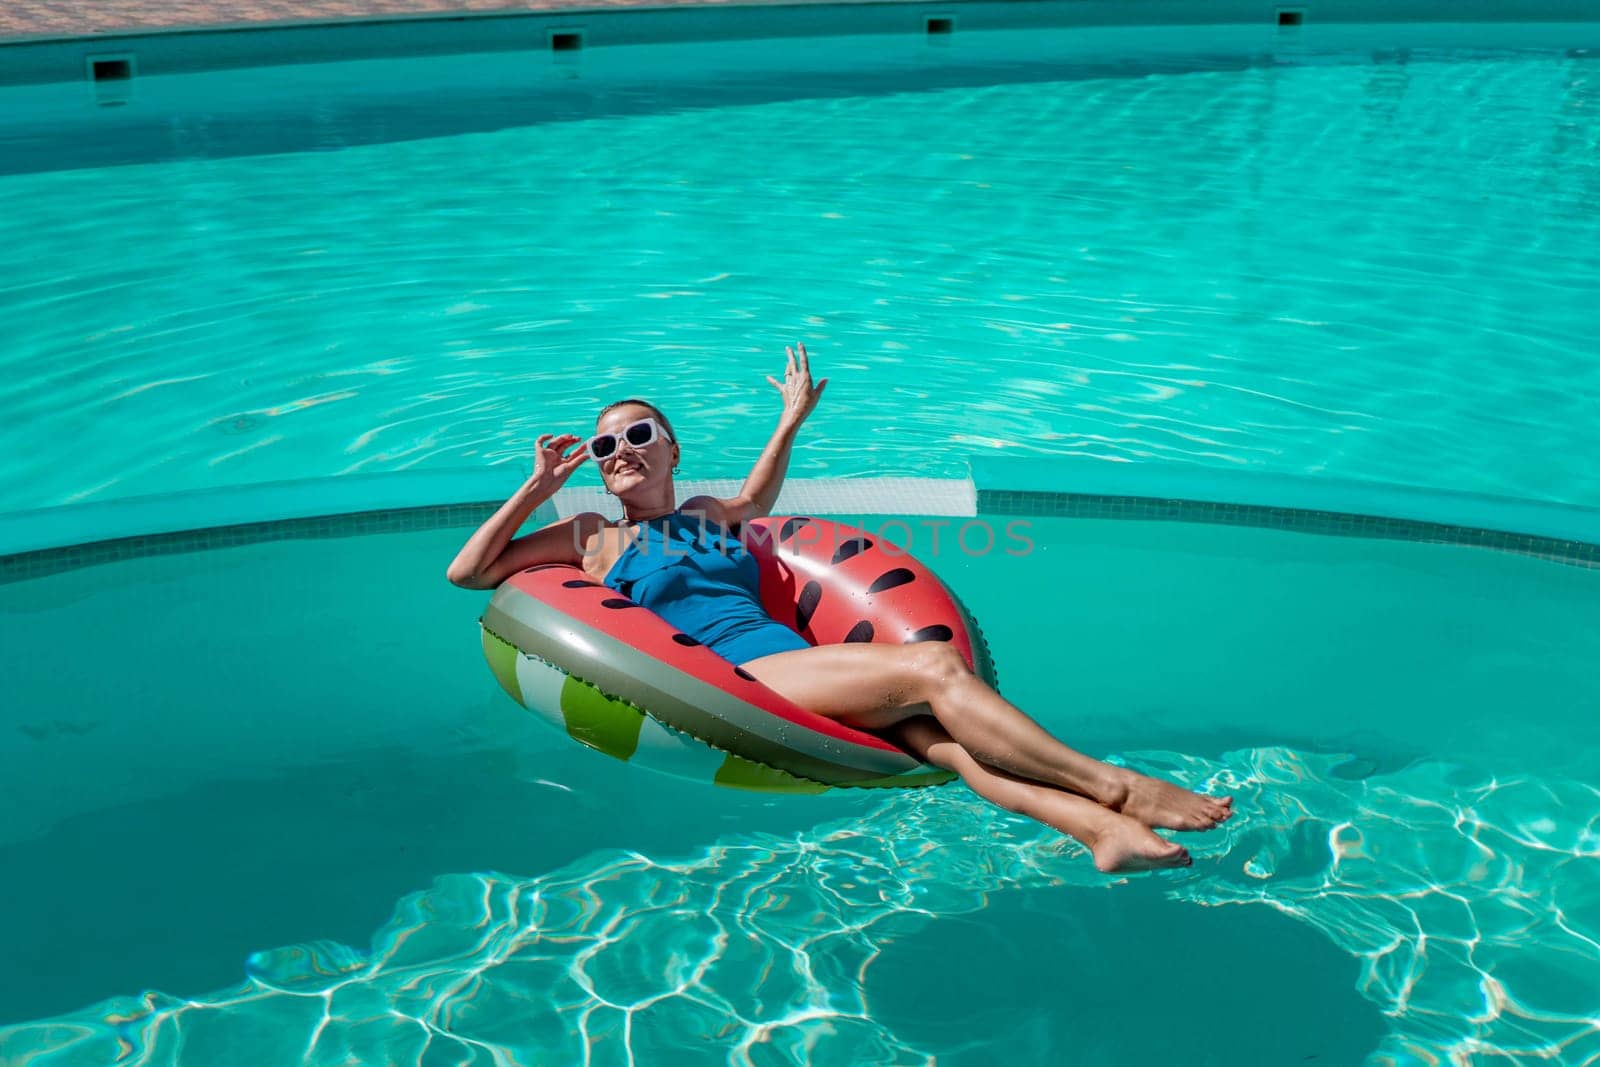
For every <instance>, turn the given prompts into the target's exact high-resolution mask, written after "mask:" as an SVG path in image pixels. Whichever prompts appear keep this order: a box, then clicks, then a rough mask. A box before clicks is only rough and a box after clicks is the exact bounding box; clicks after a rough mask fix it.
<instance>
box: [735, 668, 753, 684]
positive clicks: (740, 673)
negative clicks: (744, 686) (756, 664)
mask: <svg viewBox="0 0 1600 1067" xmlns="http://www.w3.org/2000/svg"><path fill="white" fill-rule="evenodd" d="M733 673H734V674H737V675H738V676H739V677H741V678H743V679H744V680H745V681H747V682H753V681H755V680H756V676H755V675H753V674H751V673H750V672H749V671H747V670H745V669H744V668H743V667H735V668H734V669H733Z"/></svg>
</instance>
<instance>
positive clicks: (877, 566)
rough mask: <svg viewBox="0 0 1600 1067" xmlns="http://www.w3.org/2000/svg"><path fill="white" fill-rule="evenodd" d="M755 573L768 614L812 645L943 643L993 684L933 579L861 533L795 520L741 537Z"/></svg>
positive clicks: (758, 526)
mask: <svg viewBox="0 0 1600 1067" xmlns="http://www.w3.org/2000/svg"><path fill="white" fill-rule="evenodd" d="M741 538H742V540H743V541H744V544H745V547H746V548H747V549H748V550H749V551H750V554H751V555H753V556H755V557H756V559H757V560H758V561H759V563H760V566H761V602H762V606H763V607H764V608H766V609H767V614H769V615H771V616H772V617H773V618H774V619H776V620H778V621H779V622H781V623H783V624H784V625H786V626H788V627H790V628H791V629H793V630H794V631H796V632H797V633H799V634H800V636H802V637H804V638H805V639H806V640H807V641H810V642H811V643H812V644H814V645H836V644H849V643H852V642H862V643H873V644H889V645H903V644H910V643H912V642H915V641H948V642H950V643H951V644H953V645H954V646H955V647H956V649H957V650H958V651H959V652H960V653H961V655H962V656H963V657H964V658H965V659H966V661H967V666H969V667H971V668H972V669H973V671H975V672H977V673H978V674H980V675H983V676H984V677H985V678H986V679H987V680H990V681H993V677H992V667H991V666H990V664H989V656H988V649H986V648H984V646H983V640H982V638H981V637H980V636H979V635H978V634H977V633H976V632H975V628H974V627H972V626H970V625H969V623H968V619H967V615H966V612H965V611H964V610H963V609H962V607H961V605H960V604H959V603H957V601H956V599H955V597H954V596H952V595H951V593H950V591H949V590H948V589H946V588H945V587H944V583H943V582H941V581H939V579H938V578H937V577H935V575H934V574H933V572H932V571H930V570H928V568H927V567H924V566H923V565H922V564H921V563H918V562H917V561H916V560H915V559H912V558H911V556H910V555H909V554H907V553H906V552H905V551H904V550H902V549H900V548H898V547H897V546H895V545H893V544H890V543H887V542H884V541H883V540H882V539H881V538H879V537H877V536H876V535H874V534H871V533H868V532H867V531H865V530H858V529H856V528H854V527H851V526H843V525H840V524H839V523H835V522H829V521H827V520H824V519H810V518H803V517H799V516H794V517H789V518H766V519H753V520H751V521H750V522H747V523H745V526H744V530H743V532H742V534H741Z"/></svg>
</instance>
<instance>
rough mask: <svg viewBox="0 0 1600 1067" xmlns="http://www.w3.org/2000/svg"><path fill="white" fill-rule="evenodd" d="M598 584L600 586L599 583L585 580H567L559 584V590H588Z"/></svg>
mask: <svg viewBox="0 0 1600 1067" xmlns="http://www.w3.org/2000/svg"><path fill="white" fill-rule="evenodd" d="M599 584H600V583H599V582H591V581H589V580H587V579H585V578H568V579H567V580H566V581H564V582H562V583H561V588H563V589H586V588H589V587H590V586H597V585H599Z"/></svg>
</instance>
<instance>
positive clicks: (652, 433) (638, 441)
mask: <svg viewBox="0 0 1600 1067" xmlns="http://www.w3.org/2000/svg"><path fill="white" fill-rule="evenodd" d="M657 437H664V438H666V439H667V440H668V441H670V440H672V435H671V434H669V433H667V431H665V430H663V429H662V428H661V424H660V423H658V422H656V420H655V419H653V418H650V417H646V418H642V419H640V420H639V421H638V422H630V423H628V425H626V426H624V427H623V428H622V432H621V433H620V434H615V433H597V434H595V435H594V436H593V437H591V438H589V441H588V449H589V455H591V456H593V457H594V458H595V459H610V458H611V457H612V456H614V455H616V454H617V449H618V448H620V447H621V443H622V442H623V441H627V442H628V444H630V445H632V446H633V447H634V448H644V447H645V446H646V445H650V444H653V443H655V439H656V438H657Z"/></svg>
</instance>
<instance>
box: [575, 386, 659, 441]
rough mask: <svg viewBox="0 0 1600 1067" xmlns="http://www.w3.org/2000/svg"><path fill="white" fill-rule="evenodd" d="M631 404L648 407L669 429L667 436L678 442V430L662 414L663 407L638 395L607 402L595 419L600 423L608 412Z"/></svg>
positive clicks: (657, 419)
mask: <svg viewBox="0 0 1600 1067" xmlns="http://www.w3.org/2000/svg"><path fill="white" fill-rule="evenodd" d="M629 404H632V405H634V406H635V407H641V408H646V409H648V410H649V412H650V414H652V415H654V416H655V418H656V421H657V422H659V423H660V424H661V428H662V429H663V430H665V431H667V436H668V437H669V438H671V439H672V441H673V442H674V443H676V442H677V440H678V431H677V430H674V429H673V428H672V423H671V422H668V421H667V417H666V416H665V415H663V414H661V409H660V408H658V407H656V406H655V405H654V404H652V403H650V401H648V400H640V399H638V398H637V397H630V398H628V399H627V400H618V401H616V402H614V403H611V404H607V405H606V406H605V407H603V408H601V409H600V414H598V415H596V416H595V417H594V421H595V422H596V423H598V422H599V421H600V420H601V419H603V418H605V417H606V412H608V411H615V410H616V409H617V408H622V407H627V406H628V405H629Z"/></svg>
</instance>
